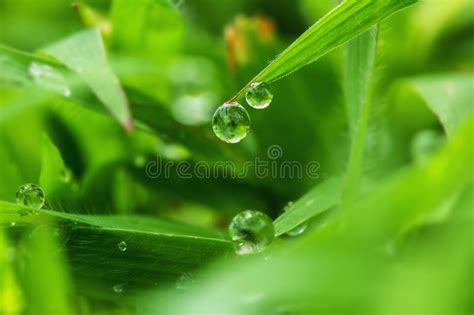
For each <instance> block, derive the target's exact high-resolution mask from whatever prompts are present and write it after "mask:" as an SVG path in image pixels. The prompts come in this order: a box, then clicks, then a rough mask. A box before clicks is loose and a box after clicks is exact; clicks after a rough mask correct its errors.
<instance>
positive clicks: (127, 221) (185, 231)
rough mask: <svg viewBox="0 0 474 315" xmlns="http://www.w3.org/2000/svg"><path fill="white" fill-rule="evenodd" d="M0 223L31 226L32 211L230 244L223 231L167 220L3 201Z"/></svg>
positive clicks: (112, 227) (74, 220) (106, 226)
mask: <svg viewBox="0 0 474 315" xmlns="http://www.w3.org/2000/svg"><path fill="white" fill-rule="evenodd" d="M0 210H1V212H0V223H3V224H5V223H9V222H12V221H15V219H16V220H17V221H18V222H19V223H28V222H31V220H32V219H33V218H34V216H28V215H25V214H27V213H29V212H32V211H33V212H35V213H37V214H41V215H43V216H46V217H51V218H53V219H56V220H65V221H68V222H69V223H73V224H84V225H89V226H92V227H95V228H103V229H109V230H117V231H129V232H131V233H145V234H152V235H162V234H163V235H168V236H171V237H173V236H176V237H181V236H182V237H187V238H190V237H191V238H200V237H202V238H206V239H210V240H211V241H216V242H219V243H224V244H227V243H229V242H228V241H226V240H225V239H224V238H223V236H222V234H221V233H220V232H219V231H216V230H213V229H207V228H201V227H196V226H190V225H186V224H181V223H175V222H171V221H166V220H159V219H155V218H148V217H135V216H112V215H110V216H103V215H102V216H101V215H86V214H73V213H66V212H60V211H54V210H44V209H39V210H37V209H32V208H28V207H24V206H21V205H18V204H14V203H10V202H5V201H0Z"/></svg>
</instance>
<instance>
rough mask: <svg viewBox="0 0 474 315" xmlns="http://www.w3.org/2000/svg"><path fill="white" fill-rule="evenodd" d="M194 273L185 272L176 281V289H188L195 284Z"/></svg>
mask: <svg viewBox="0 0 474 315" xmlns="http://www.w3.org/2000/svg"><path fill="white" fill-rule="evenodd" d="M194 283H195V280H194V275H193V274H192V273H191V272H185V273H183V274H182V275H181V277H179V279H178V281H176V289H178V290H188V289H190V288H192V286H193V285H194Z"/></svg>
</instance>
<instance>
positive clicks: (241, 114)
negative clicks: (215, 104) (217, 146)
mask: <svg viewBox="0 0 474 315" xmlns="http://www.w3.org/2000/svg"><path fill="white" fill-rule="evenodd" d="M212 129H213V130H214V133H215V134H216V136H217V137H218V138H219V139H221V140H222V141H224V142H227V143H237V142H239V141H240V140H242V139H244V138H245V137H246V136H247V134H248V132H249V129H250V117H249V114H248V113H247V111H246V110H245V108H243V107H242V105H240V104H239V103H237V102H232V103H225V104H224V105H222V106H221V107H219V108H218V109H217V110H216V112H215V113H214V117H213V118H212Z"/></svg>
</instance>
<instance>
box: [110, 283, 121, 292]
mask: <svg viewBox="0 0 474 315" xmlns="http://www.w3.org/2000/svg"><path fill="white" fill-rule="evenodd" d="M112 290H113V291H114V292H115V293H122V292H123V284H116V285H114V286H113V287H112Z"/></svg>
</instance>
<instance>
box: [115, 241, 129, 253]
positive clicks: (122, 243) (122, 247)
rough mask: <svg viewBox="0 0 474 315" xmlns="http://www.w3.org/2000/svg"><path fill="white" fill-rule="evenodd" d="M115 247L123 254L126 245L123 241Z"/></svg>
mask: <svg viewBox="0 0 474 315" xmlns="http://www.w3.org/2000/svg"><path fill="white" fill-rule="evenodd" d="M117 247H118V249H119V250H120V251H121V252H124V251H126V250H127V243H125V242H124V241H121V242H120V243H118V244H117Z"/></svg>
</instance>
